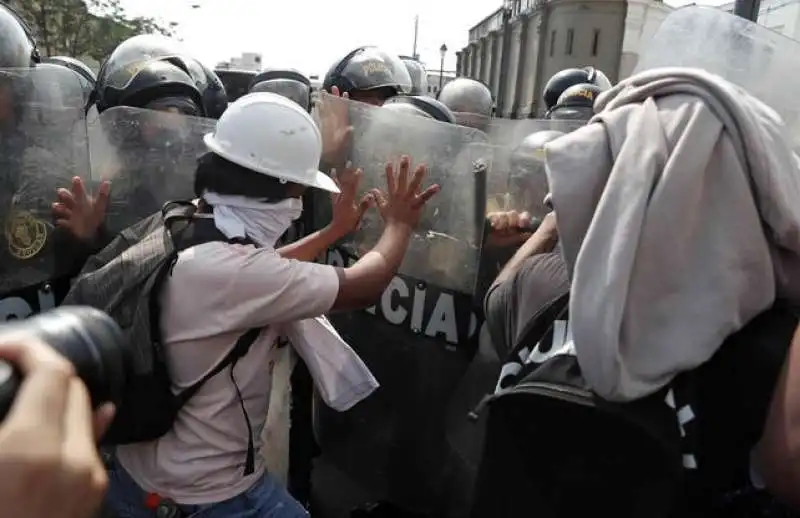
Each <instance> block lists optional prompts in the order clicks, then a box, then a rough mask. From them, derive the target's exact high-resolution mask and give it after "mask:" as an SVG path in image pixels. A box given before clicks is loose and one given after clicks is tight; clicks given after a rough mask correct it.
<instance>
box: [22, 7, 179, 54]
mask: <svg viewBox="0 0 800 518" xmlns="http://www.w3.org/2000/svg"><path fill="white" fill-rule="evenodd" d="M10 4H11V6H12V7H14V8H15V9H16V10H17V12H19V13H20V15H21V16H22V17H23V18H24V19H25V20H26V21H27V22H28V23H29V24H30V26H31V28H32V30H33V32H34V34H35V36H36V39H37V41H38V43H39V50H40V51H41V52H42V54H43V55H45V56H55V55H69V56H74V57H83V56H89V57H91V58H92V59H95V60H97V61H102V60H103V59H104V58H105V57H106V56H108V54H109V53H110V52H111V51H112V50H113V49H114V47H116V46H117V45H119V43H120V42H122V41H124V40H126V39H128V38H130V37H131V36H136V35H138V34H149V33H157V34H163V35H165V36H171V35H172V33H173V31H174V29H175V27H176V26H177V24H176V23H174V22H173V23H170V24H168V25H163V24H161V23H159V22H158V21H157V20H155V19H154V18H146V17H132V16H129V15H128V14H127V13H126V12H125V9H124V8H123V7H122V4H121V2H120V0H12V1H11V2H10Z"/></svg>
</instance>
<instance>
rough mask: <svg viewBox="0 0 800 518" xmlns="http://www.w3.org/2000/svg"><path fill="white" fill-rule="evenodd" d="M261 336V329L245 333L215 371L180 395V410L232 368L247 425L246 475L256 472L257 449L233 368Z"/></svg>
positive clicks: (209, 372)
mask: <svg viewBox="0 0 800 518" xmlns="http://www.w3.org/2000/svg"><path fill="white" fill-rule="evenodd" d="M260 334H261V329H260V328H255V329H250V330H249V331H247V332H246V333H244V334H243V335H242V336H240V337H239V339H238V340H236V345H234V346H233V349H231V350H230V352H228V354H226V355H225V357H224V358H223V359H222V360H220V362H219V363H217V365H216V366H215V367H214V368H213V369H211V370H210V371H208V372H207V373H206V375H205V376H203V377H202V378H200V379H199V380H197V381H196V382H194V384H193V385H192V386H191V387H189V388H187V389H186V390H184V391H183V392H181V393H180V394H178V408H182V407H183V405H185V404H186V402H187V401H189V400H190V399H191V398H192V396H194V395H195V394H197V391H199V390H200V388H202V386H203V385H204V384H205V383H206V382H207V381H208V380H210V379H211V378H213V377H214V376H216V375H217V374H219V373H220V372H222V371H223V370H224V369H225V368H226V367H228V366H230V368H231V372H230V378H231V381H232V382H233V386H234V388H235V389H236V398H237V399H238V400H239V406H241V407H242V413H243V414H244V420H245V423H246V424H247V459H246V460H245V467H244V474H245V475H250V474H251V473H253V472H254V471H255V460H256V448H255V444H254V441H253V426H252V424H251V423H250V416H248V415H247V410H246V409H245V407H244V399H243V398H242V393H241V391H240V390H239V385H238V384H237V383H236V380H235V379H234V378H233V368H234V367H236V362H238V361H239V360H240V359H241V358H243V357H244V356H245V355H247V352H248V351H249V350H250V347H251V346H252V345H253V343H255V341H256V340H257V339H258V336H259V335H260Z"/></svg>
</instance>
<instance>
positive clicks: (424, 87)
mask: <svg viewBox="0 0 800 518" xmlns="http://www.w3.org/2000/svg"><path fill="white" fill-rule="evenodd" d="M400 59H402V60H403V63H404V64H405V65H406V69H407V70H408V75H409V76H411V91H410V92H409V93H408V94H409V95H425V94H426V93H428V71H427V70H425V66H424V65H423V64H422V63H420V62H419V61H418V60H417V59H415V58H412V57H409V56H400Z"/></svg>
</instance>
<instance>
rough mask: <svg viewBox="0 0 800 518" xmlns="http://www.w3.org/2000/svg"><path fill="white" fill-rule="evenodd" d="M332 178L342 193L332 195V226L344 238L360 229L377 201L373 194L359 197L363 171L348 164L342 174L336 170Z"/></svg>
mask: <svg viewBox="0 0 800 518" xmlns="http://www.w3.org/2000/svg"><path fill="white" fill-rule="evenodd" d="M331 176H332V177H333V181H334V182H336V185H337V186H338V187H339V190H340V191H341V192H339V193H338V194H337V193H331V203H332V204H333V220H332V221H331V226H332V227H333V229H334V230H335V231H336V233H337V234H338V235H342V236H343V235H345V234H349V233H350V232H353V231H355V230H357V229H358V227H359V225H360V224H361V218H363V217H364V213H365V212H366V211H367V209H369V208H370V207H372V206H374V205H375V199H374V197H373V196H372V194H371V193H367V194H365V195H363V196H361V197H360V198H359V197H358V187H359V185H360V184H361V178H362V177H363V173H362V171H361V169H353V168H352V167H349V164H348V167H347V168H345V169H344V170H343V171H342V172H341V173H339V172H338V171H337V170H335V169H334V170H333V171H332V172H331Z"/></svg>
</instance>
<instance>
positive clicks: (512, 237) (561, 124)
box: [474, 119, 583, 303]
mask: <svg viewBox="0 0 800 518" xmlns="http://www.w3.org/2000/svg"><path fill="white" fill-rule="evenodd" d="M582 125H583V122H581V121H566V120H555V121H554V120H546V119H527V120H510V119H495V120H493V121H492V124H491V126H490V128H489V133H488V137H489V141H490V142H492V144H493V145H492V152H491V160H490V162H489V164H488V166H487V173H486V174H487V179H486V212H487V216H488V215H491V214H492V213H508V212H510V211H516V212H517V213H519V214H522V213H528V214H529V215H530V217H531V220H532V221H531V224H530V225H529V227H528V228H527V229H520V230H521V231H520V232H517V233H514V232H507V233H502V234H501V233H494V232H491V231H490V228H489V225H488V222H487V225H486V226H485V228H484V236H483V239H482V245H483V248H482V250H481V258H480V263H479V269H478V277H477V280H476V285H475V288H474V293H475V299H476V301H477V302H479V303H480V302H482V300H483V297H484V295H485V293H486V290H487V289H488V288H489V286H490V285H491V283H492V281H493V280H494V278H495V277H496V276H497V274H498V273H499V272H500V269H501V268H502V267H503V266H504V265H505V263H506V262H508V260H509V259H511V256H512V255H514V252H516V250H517V248H518V247H519V245H520V244H521V243H522V242H523V241H524V240H525V239H527V237H528V236H529V235H530V232H531V231H533V230H535V228H536V227H537V226H538V222H540V221H541V219H542V218H544V216H545V215H546V214H547V212H548V209H547V208H546V207H545V203H544V198H545V196H546V195H547V192H548V187H547V174H546V172H545V161H544V149H543V148H542V147H541V146H534V147H531V146H530V138H531V137H533V136H535V135H540V136H542V137H544V136H545V135H544V134H545V133H550V134H554V135H555V134H558V133H569V132H571V131H574V130H576V129H577V128H579V127H581V126H582ZM556 132H557V133H556ZM546 140H547V139H546V138H544V139H543V141H546Z"/></svg>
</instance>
